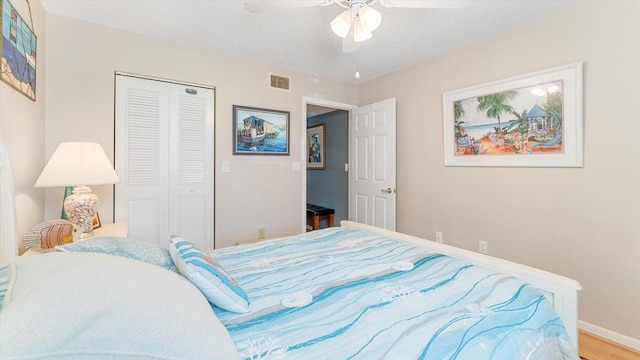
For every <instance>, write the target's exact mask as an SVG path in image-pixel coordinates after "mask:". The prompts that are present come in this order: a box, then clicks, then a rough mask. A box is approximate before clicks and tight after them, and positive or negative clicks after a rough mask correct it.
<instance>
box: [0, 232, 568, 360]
mask: <svg viewBox="0 0 640 360" xmlns="http://www.w3.org/2000/svg"><path fill="white" fill-rule="evenodd" d="M169 242H170V245H169V251H168V254H167V253H166V250H164V249H146V250H145V247H144V246H143V247H140V244H137V245H136V246H137V247H135V246H134V247H135V250H131V248H132V247H131V244H133V243H135V242H134V241H132V240H127V239H106V240H104V239H102V240H101V239H95V240H86V241H84V242H81V243H77V244H71V246H68V245H65V246H64V247H66V248H64V247H63V248H64V249H61V250H64V251H59V252H56V253H53V254H47V255H40V256H33V257H27V258H30V259H25V257H23V258H19V259H14V260H12V261H11V263H10V266H9V268H1V269H0V297H4V300H3V306H2V310H1V311H0V358H2V359H12V358H16V359H17V358H25V359H29V358H65V357H66V358H74V357H75V358H149V359H180V358H183V359H184V358H189V359H200V358H202V359H238V358H239V359H378V358H386V359H438V360H440V359H545V360H550V359H579V357H578V356H577V353H576V350H575V349H576V335H577V334H576V333H577V329H576V322H577V319H576V316H577V311H576V309H577V304H576V302H577V291H578V290H580V285H579V284H578V283H577V282H575V281H574V280H571V279H567V278H564V277H561V276H558V275H554V274H550V273H547V272H544V271H540V270H537V269H533V268H529V267H526V266H522V265H518V264H514V263H510V262H507V261H504V260H499V259H495V258H491V257H488V256H484V255H481V254H476V253H473V252H468V251H465V250H461V249H457V248H453V247H450V246H446V245H443V244H438V243H435V242H431V241H427V240H423V239H419V238H415V237H412V236H408V235H404V234H400V233H397V232H391V231H386V230H382V229H378V228H373V227H370V226H367V225H362V224H358V223H353V222H348V221H343V222H342V223H341V227H339V228H329V229H323V230H318V231H313V232H308V233H305V234H300V235H296V236H292V237H287V238H281V239H273V240H267V241H263V242H259V243H255V244H245V245H240V246H235V247H230V248H223V249H219V250H214V251H212V252H209V253H204V252H201V251H197V249H194V248H193V247H192V245H191V244H190V242H189V241H188V239H182V238H180V237H177V236H172V237H170V240H169ZM105 243H108V244H109V245H108V246H105V245H104V244H105ZM100 252H103V253H107V254H99V253H100ZM114 254H115V255H119V256H113V255H114ZM167 257H169V258H170V259H171V260H167ZM127 258H133V259H135V260H132V259H127ZM45 260H46V261H45ZM140 260H142V261H140ZM43 263H46V265H42V264H43ZM96 264H97V265H96ZM79 268H81V269H82V271H78V269H79ZM195 268H198V270H197V271H195V272H193V271H192V270H193V269H195ZM47 270H49V271H48V272H47ZM53 271H55V272H56V273H58V274H61V275H59V276H55V277H51V278H50V279H42V274H43V273H51V272H53ZM179 273H181V274H182V275H180V274H179ZM16 274H17V275H16ZM4 289H8V290H4ZM4 291H6V293H5V292H4ZM49 292H53V293H52V294H50V293H49ZM60 297H64V300H65V301H63V302H60V301H52V299H58V298H60ZM38 304H41V305H38ZM42 304H49V305H50V306H51V307H50V308H48V309H47V308H45V306H44V305H42ZM72 318H73V320H70V319H72ZM34 338H35V339H39V340H38V341H35V342H34V341H33V339H34ZM42 339H46V341H45V340H42ZM34 343H35V346H34Z"/></svg>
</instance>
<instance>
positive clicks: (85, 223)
mask: <svg viewBox="0 0 640 360" xmlns="http://www.w3.org/2000/svg"><path fill="white" fill-rule="evenodd" d="M118 182H120V179H119V178H118V175H117V174H116V171H115V170H114V169H113V165H111V162H110V161H109V158H108V157H107V154H106V153H105V152H104V150H103V149H102V146H100V144H97V143H89V142H63V143H60V145H58V148H57V149H56V151H55V152H54V153H53V155H51V158H50V159H49V162H47V165H46V166H45V167H44V170H42V173H41V174H40V177H39V178H38V180H37V181H36V184H35V187H57V186H61V187H62V186H73V193H72V194H71V195H69V196H68V197H67V198H66V199H65V200H64V210H65V212H66V213H67V216H68V217H69V221H71V222H73V223H74V224H75V225H76V226H77V227H79V228H80V229H81V230H82V234H80V238H81V239H86V238H89V237H91V236H93V218H94V216H95V214H96V211H97V209H98V196H96V195H95V194H94V193H92V192H91V188H89V187H88V186H87V185H106V184H115V183H118Z"/></svg>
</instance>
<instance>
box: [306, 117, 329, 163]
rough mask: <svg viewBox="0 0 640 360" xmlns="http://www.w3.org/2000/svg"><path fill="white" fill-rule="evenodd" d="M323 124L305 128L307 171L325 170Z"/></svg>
mask: <svg viewBox="0 0 640 360" xmlns="http://www.w3.org/2000/svg"><path fill="white" fill-rule="evenodd" d="M326 148H327V147H326V141H325V124H318V125H313V126H309V127H307V170H324V169H325V168H326V158H327V157H326Z"/></svg>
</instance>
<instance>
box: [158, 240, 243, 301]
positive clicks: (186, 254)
mask: <svg viewBox="0 0 640 360" xmlns="http://www.w3.org/2000/svg"><path fill="white" fill-rule="evenodd" d="M169 242H170V246H169V253H170V254H171V259H173V262H174V263H175V264H176V266H177V267H178V270H180V273H181V274H182V275H183V276H184V277H186V278H187V279H189V280H190V281H191V282H192V283H193V284H194V285H195V286H196V287H198V289H200V291H201V292H202V294H204V296H205V297H206V298H207V300H209V302H210V303H212V304H214V305H216V306H217V307H219V308H222V309H224V310H227V311H232V312H237V313H246V312H249V310H250V309H249V298H248V296H247V294H246V293H245V292H244V290H242V288H241V287H240V285H238V282H236V281H235V280H234V279H233V278H232V277H231V276H230V275H229V274H228V273H227V272H226V271H225V270H224V269H223V268H222V265H220V263H219V262H218V261H217V260H216V259H215V258H214V257H213V256H212V255H210V254H207V253H206V252H204V251H202V250H200V248H198V246H197V245H196V244H194V243H192V242H191V241H188V240H185V239H183V238H181V237H179V236H175V235H169Z"/></svg>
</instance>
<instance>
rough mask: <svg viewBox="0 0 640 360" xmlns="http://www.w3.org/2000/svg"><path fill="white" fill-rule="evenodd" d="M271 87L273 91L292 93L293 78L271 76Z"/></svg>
mask: <svg viewBox="0 0 640 360" xmlns="http://www.w3.org/2000/svg"><path fill="white" fill-rule="evenodd" d="M269 87H270V88H272V89H280V90H286V91H291V78H289V77H286V76H282V75H275V74H270V79H269Z"/></svg>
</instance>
